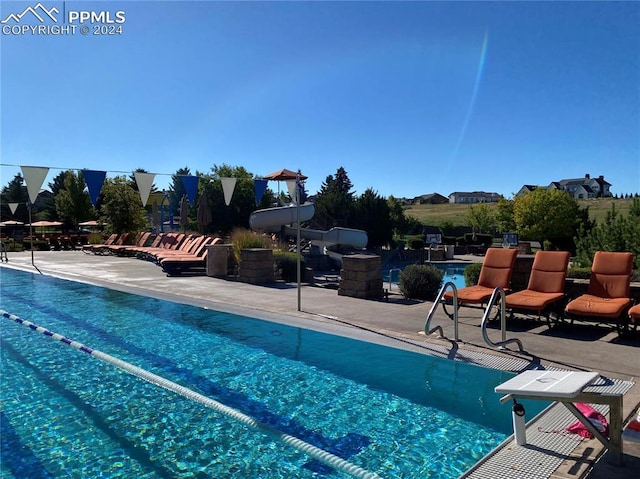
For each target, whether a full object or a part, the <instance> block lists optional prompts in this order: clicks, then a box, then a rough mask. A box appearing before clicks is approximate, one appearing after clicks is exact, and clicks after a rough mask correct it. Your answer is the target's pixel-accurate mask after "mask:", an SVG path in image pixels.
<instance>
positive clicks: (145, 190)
mask: <svg viewBox="0 0 640 479" xmlns="http://www.w3.org/2000/svg"><path fill="white" fill-rule="evenodd" d="M133 176H134V178H135V179H136V184H137V185H138V193H140V200H141V201H142V206H147V201H149V194H150V193H151V188H153V180H154V179H155V178H156V174H155V173H143V172H141V171H136V172H134V173H133Z"/></svg>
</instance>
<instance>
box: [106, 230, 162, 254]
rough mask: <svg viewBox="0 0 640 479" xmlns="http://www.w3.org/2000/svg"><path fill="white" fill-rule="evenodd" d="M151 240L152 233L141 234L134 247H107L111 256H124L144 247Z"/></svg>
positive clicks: (137, 237)
mask: <svg viewBox="0 0 640 479" xmlns="http://www.w3.org/2000/svg"><path fill="white" fill-rule="evenodd" d="M149 238H151V233H149V232H146V233H145V232H140V233H138V234H137V235H136V237H135V239H134V241H133V244H132V245H111V246H108V247H107V250H108V251H109V253H111V254H115V255H120V256H122V255H125V254H127V253H129V251H131V250H132V249H133V248H138V247H141V246H144V245H145V244H146V243H147V242H148V241H149Z"/></svg>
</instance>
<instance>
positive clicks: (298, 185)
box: [296, 170, 301, 311]
mask: <svg viewBox="0 0 640 479" xmlns="http://www.w3.org/2000/svg"><path fill="white" fill-rule="evenodd" d="M296 218H297V220H298V221H297V228H296V229H297V235H296V252H297V253H298V258H297V262H298V267H297V270H298V311H301V298H300V289H301V281H300V276H301V271H300V170H298V173H296Z"/></svg>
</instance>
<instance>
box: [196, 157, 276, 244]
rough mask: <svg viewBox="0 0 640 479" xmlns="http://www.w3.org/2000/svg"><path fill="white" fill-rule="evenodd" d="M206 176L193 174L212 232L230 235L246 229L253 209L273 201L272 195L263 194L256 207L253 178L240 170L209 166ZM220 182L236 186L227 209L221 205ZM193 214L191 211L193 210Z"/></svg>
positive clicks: (266, 192) (225, 205) (222, 201)
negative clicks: (209, 214) (208, 210)
mask: <svg viewBox="0 0 640 479" xmlns="http://www.w3.org/2000/svg"><path fill="white" fill-rule="evenodd" d="M211 172H212V173H210V174H202V173H196V174H197V175H198V176H200V182H199V184H198V191H199V192H200V194H206V195H207V198H208V201H209V205H210V207H211V211H212V213H213V221H212V223H211V224H210V225H209V229H210V230H212V231H219V232H223V233H228V232H230V231H231V230H232V229H233V228H235V227H243V228H247V229H248V228H249V216H250V215H251V213H252V212H253V211H255V210H256V209H257V208H268V207H269V206H271V205H272V204H273V202H274V201H275V196H274V194H273V192H272V191H271V190H269V189H267V191H265V193H264V195H263V196H262V198H261V200H260V204H258V205H256V200H255V182H254V178H255V177H254V175H253V174H252V173H250V172H248V171H247V170H246V169H245V168H244V167H242V166H230V165H226V164H222V165H213V167H212V168H211ZM220 178H236V179H237V181H236V186H235V189H234V191H233V196H232V198H231V202H230V203H229V205H227V204H226V203H225V200H224V192H223V189H222V183H221V182H220V181H219V180H220ZM194 210H195V208H194Z"/></svg>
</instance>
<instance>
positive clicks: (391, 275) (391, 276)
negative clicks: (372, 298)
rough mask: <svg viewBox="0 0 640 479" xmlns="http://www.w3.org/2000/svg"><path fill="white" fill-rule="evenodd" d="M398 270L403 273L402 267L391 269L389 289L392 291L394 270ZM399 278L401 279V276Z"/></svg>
mask: <svg viewBox="0 0 640 479" xmlns="http://www.w3.org/2000/svg"><path fill="white" fill-rule="evenodd" d="M394 271H397V272H398V273H402V269H401V268H391V269H390V270H389V289H388V291H391V284H392V283H393V272H394ZM398 280H400V277H399V276H398Z"/></svg>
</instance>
